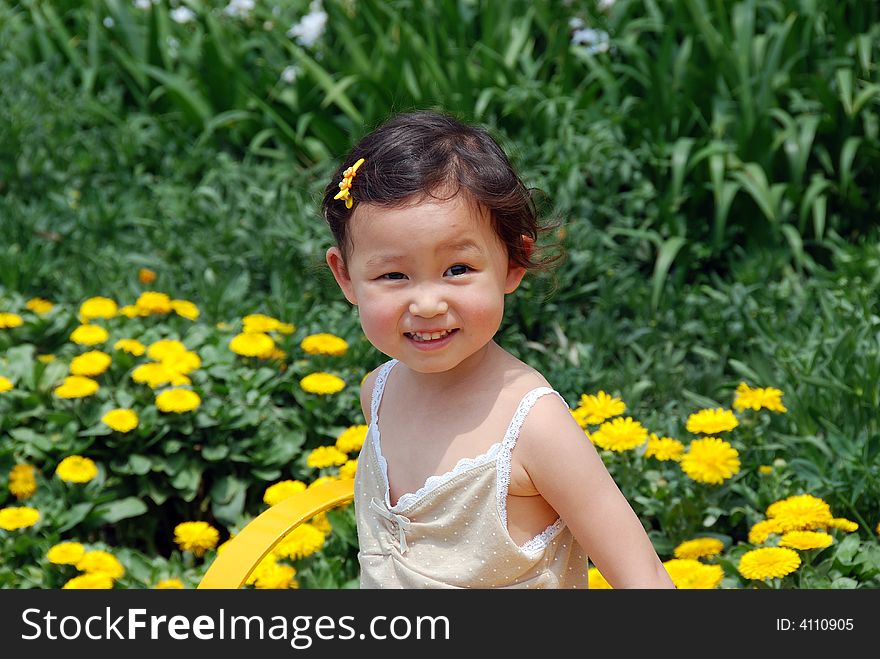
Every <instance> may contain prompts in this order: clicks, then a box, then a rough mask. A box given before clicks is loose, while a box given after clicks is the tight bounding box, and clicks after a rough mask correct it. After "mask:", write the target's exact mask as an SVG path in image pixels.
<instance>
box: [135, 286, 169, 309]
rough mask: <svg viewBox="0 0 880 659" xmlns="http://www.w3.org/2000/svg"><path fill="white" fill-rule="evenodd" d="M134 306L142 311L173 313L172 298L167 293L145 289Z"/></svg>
mask: <svg viewBox="0 0 880 659" xmlns="http://www.w3.org/2000/svg"><path fill="white" fill-rule="evenodd" d="M134 306H135V307H137V309H138V311H140V312H141V313H144V312H145V313H148V314H168V313H171V298H170V297H168V295H167V294H166V293H159V292H156V291H144V292H143V293H141V294H140V295H139V296H138V299H137V300H136V301H135V303H134Z"/></svg>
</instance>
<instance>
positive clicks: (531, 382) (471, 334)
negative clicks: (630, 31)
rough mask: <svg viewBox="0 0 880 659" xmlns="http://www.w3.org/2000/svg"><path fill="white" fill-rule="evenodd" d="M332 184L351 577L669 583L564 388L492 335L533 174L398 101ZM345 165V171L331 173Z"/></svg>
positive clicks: (372, 582)
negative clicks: (356, 325)
mask: <svg viewBox="0 0 880 659" xmlns="http://www.w3.org/2000/svg"><path fill="white" fill-rule="evenodd" d="M343 167H344V168H345V169H344V170H343V169H342V168H340V171H339V172H337V175H336V177H335V179H334V181H333V182H332V183H331V184H330V185H328V187H327V190H326V193H325V196H324V202H323V213H324V217H325V218H326V220H327V222H328V223H329V224H330V228H331V230H332V231H333V235H334V237H335V239H336V245H335V246H333V247H331V248H330V249H329V250H327V263H328V265H329V266H330V269H331V270H332V272H333V276H334V277H335V279H336V281H337V283H338V284H339V286H340V288H341V289H342V291H343V293H344V294H345V297H346V298H347V299H348V301H349V302H351V303H352V304H354V305H357V308H358V312H359V314H360V321H361V326H362V327H363V330H364V333H365V334H366V337H367V339H369V341H370V342H371V343H372V344H373V345H374V346H375V347H376V348H377V349H378V350H380V351H381V352H383V353H384V354H386V355H388V356H389V357H392V359H391V360H390V361H388V362H386V363H385V364H383V365H382V366H380V367H379V368H377V369H376V370H374V371H373V372H372V373H370V375H369V376H368V377H367V378H366V379H365V380H364V382H363V384H362V386H361V405H362V407H363V412H364V416H365V417H366V419H367V423H368V424H369V431H368V434H367V439H366V441H365V442H364V446H363V448H362V450H361V453H360V457H359V459H358V468H357V474H356V477H355V488H354V489H355V495H354V496H355V498H354V506H355V516H356V519H357V529H358V539H359V544H360V552H359V554H358V559H359V562H360V567H361V587H362V588H585V587H587V581H588V580H587V574H588V557H589V559H590V560H592V562H593V563H594V564H595V565H596V567H598V568H599V570H600V571H601V573H602V575H603V576H604V577H605V578H606V579H607V580H608V582H609V583H610V584H611V585H612V586H613V587H615V588H671V587H672V582H671V581H670V579H669V576H668V574H667V573H666V570H665V569H664V567H663V565H662V564H661V563H660V560H659V558H658V557H657V554H656V553H655V552H654V549H653V547H652V545H651V543H650V540H649V539H648V536H647V535H646V533H645V530H644V528H643V527H642V525H641V523H640V522H639V520H638V518H637V517H636V515H635V513H634V512H633V510H632V508H630V506H629V504H628V502H627V500H626V499H625V498H624V497H623V495H622V494H621V493H620V491H619V490H618V488H617V486H616V485H615V483H614V481H613V480H612V478H611V476H610V474H609V473H608V472H607V470H606V469H605V466H604V464H603V463H602V461H601V459H600V457H599V455H598V453H597V452H596V450H595V448H594V447H593V445H592V443H591V442H590V441H589V439H588V438H587V437H586V436H585V435H584V431H583V430H582V429H581V428H580V427H579V426H578V424H577V423H576V422H575V420H574V419H573V417H572V415H571V413H570V411H569V408H568V405H567V404H566V403H565V401H564V400H563V399H562V397H561V396H560V395H559V394H557V393H556V392H555V391H554V390H553V389H552V388H551V387H550V385H549V384H548V383H547V381H546V380H545V379H544V377H543V376H542V375H541V374H540V373H538V372H537V371H535V370H534V369H533V368H531V367H529V366H528V365H526V364H524V363H523V362H521V361H520V360H518V359H516V358H515V357H514V356H513V355H511V354H510V353H508V352H506V351H505V350H504V349H503V348H501V347H500V346H499V345H498V344H497V343H495V341H494V340H493V337H494V335H495V333H496V331H497V330H498V328H499V325H500V324H501V320H502V315H503V312H504V298H505V295H507V294H508V293H512V292H513V291H515V290H516V288H517V287H518V286H519V283H520V281H521V280H522V278H523V275H524V274H525V272H526V270H527V269H529V268H532V267H535V266H537V265H540V263H539V262H537V261H535V256H536V255H535V252H536V250H535V240H536V238H537V235H538V230H539V229H538V221H537V217H536V212H535V208H534V204H533V203H532V201H531V198H530V195H529V193H528V190H527V189H526V188H525V187H524V185H523V184H522V182H521V181H520V179H519V178H518V176H517V175H516V174H515V173H514V171H513V169H512V168H511V165H510V163H509V161H508V159H507V157H506V156H505V154H504V152H503V151H502V149H501V148H500V147H499V146H498V144H497V143H496V142H495V141H494V140H493V139H492V138H491V137H490V136H489V135H488V134H487V133H486V132H485V131H483V130H481V129H479V128H475V127H472V126H467V125H463V124H461V123H459V122H457V121H456V120H454V119H452V118H450V117H447V116H444V115H439V114H433V113H427V112H419V113H413V114H404V115H398V116H396V117H394V118H392V119H391V120H390V121H388V122H387V123H385V124H384V125H382V126H380V127H379V128H378V129H376V130H374V131H373V132H372V133H370V134H368V135H367V136H366V137H364V138H363V139H362V140H361V142H360V143H359V144H357V146H355V147H354V148H353V149H352V151H351V153H350V154H349V155H348V156H347V157H346V159H345V161H344V163H343ZM340 179H341V181H340Z"/></svg>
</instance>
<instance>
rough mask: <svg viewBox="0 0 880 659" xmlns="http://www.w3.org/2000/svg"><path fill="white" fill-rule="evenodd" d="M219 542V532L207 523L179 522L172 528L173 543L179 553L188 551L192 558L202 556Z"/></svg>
mask: <svg viewBox="0 0 880 659" xmlns="http://www.w3.org/2000/svg"><path fill="white" fill-rule="evenodd" d="M219 540H220V533H219V531H217V529H215V528H214V527H213V526H211V525H210V524H208V523H207V522H181V523H180V524H178V525H177V526H175V527H174V542H176V543H177V546H178V547H180V549H181V551H190V552H192V553H193V555H194V556H203V555H204V554H205V552H206V551H208V550H209V549H213V548H214V547H216V546H217V542H218V541H219Z"/></svg>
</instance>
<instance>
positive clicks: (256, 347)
mask: <svg viewBox="0 0 880 659" xmlns="http://www.w3.org/2000/svg"><path fill="white" fill-rule="evenodd" d="M229 349H230V350H232V352H234V353H235V354H237V355H242V356H243V357H268V356H269V355H270V354H271V353H272V351H273V350H274V349H275V341H273V340H272V337H271V336H269V335H268V334H264V333H262V332H242V333H241V334H236V335H235V336H234V337H232V340H231V341H230V342H229Z"/></svg>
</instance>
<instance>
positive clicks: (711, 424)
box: [687, 407, 739, 435]
mask: <svg viewBox="0 0 880 659" xmlns="http://www.w3.org/2000/svg"><path fill="white" fill-rule="evenodd" d="M738 425H739V421H737V420H736V417H735V416H734V415H733V412H731V411H730V410H724V409H721V408H720V407H719V408H716V409H714V410H700V411H699V412H695V413H694V414H691V415H690V416H689V417H688V420H687V429H688V432H692V433H703V434H705V435H714V434H715V433H719V432H727V431H728V430H733V429H734V428H736V427H737V426H738Z"/></svg>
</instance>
